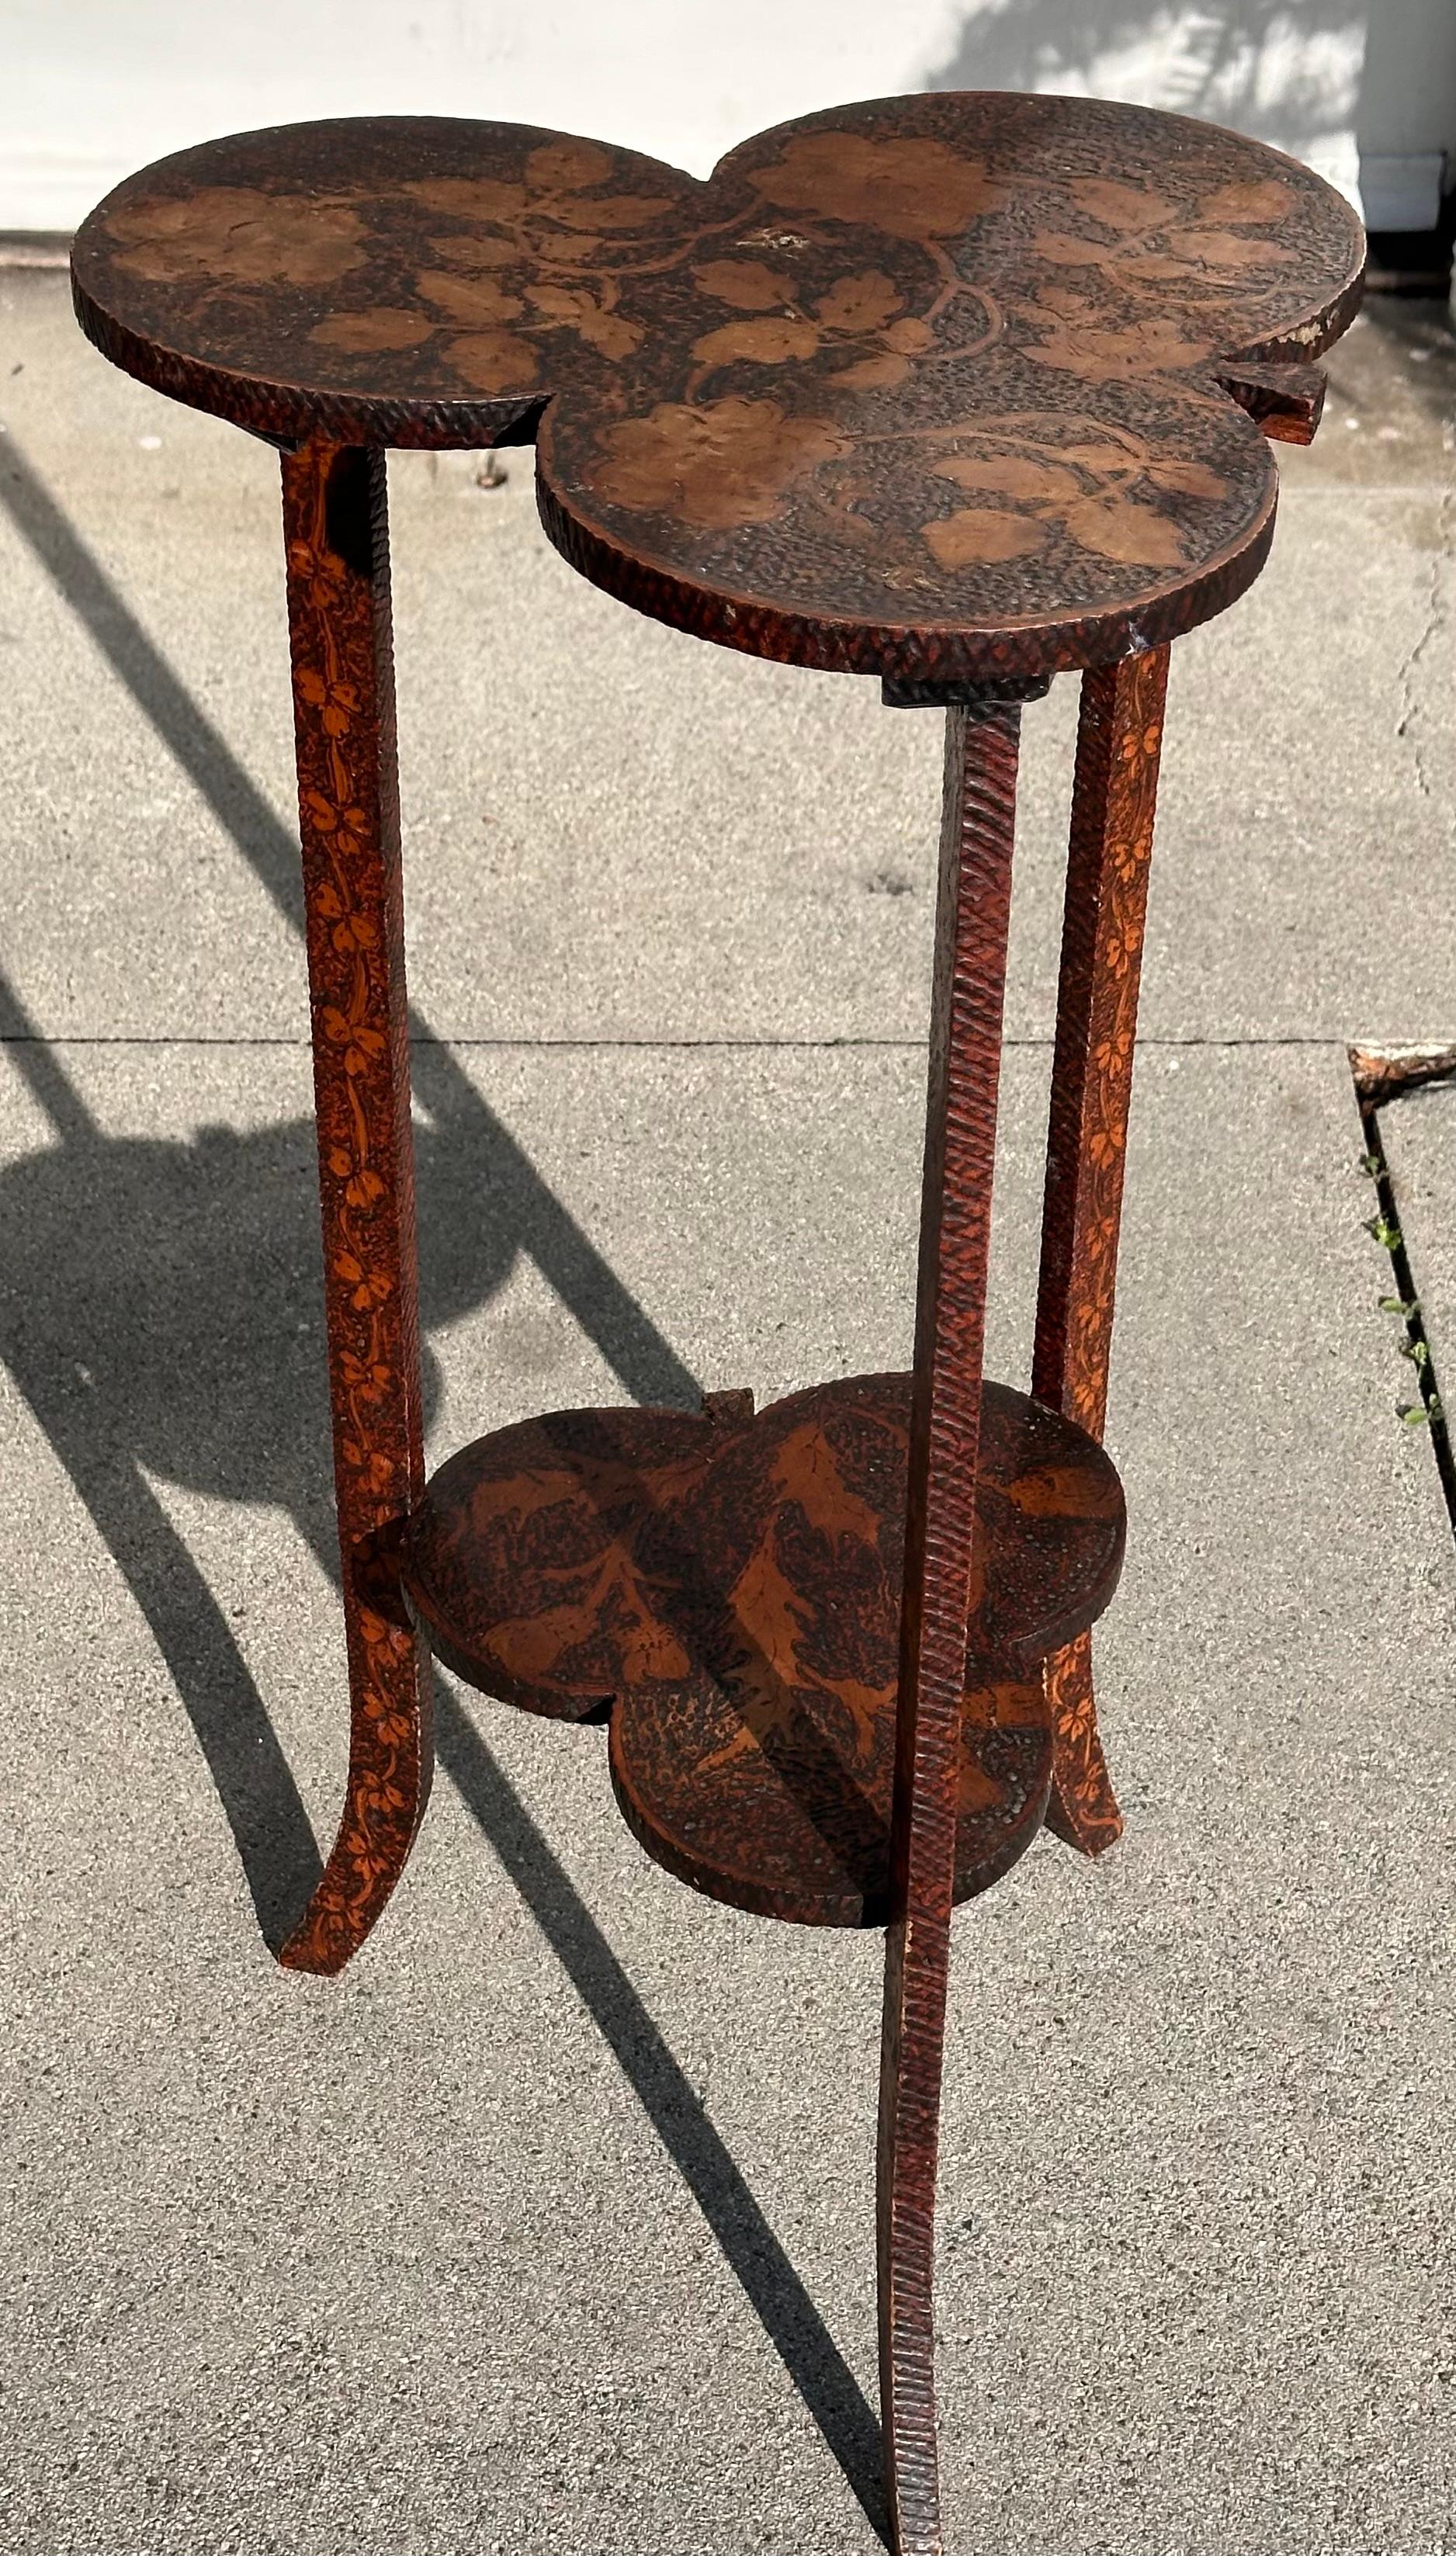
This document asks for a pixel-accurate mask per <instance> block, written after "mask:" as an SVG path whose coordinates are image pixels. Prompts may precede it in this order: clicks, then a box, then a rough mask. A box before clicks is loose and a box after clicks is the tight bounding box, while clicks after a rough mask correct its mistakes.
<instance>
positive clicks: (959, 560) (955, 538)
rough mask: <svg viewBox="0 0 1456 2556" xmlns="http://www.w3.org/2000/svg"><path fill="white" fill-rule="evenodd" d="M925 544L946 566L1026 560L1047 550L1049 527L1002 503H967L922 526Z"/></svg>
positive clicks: (933, 556) (985, 564) (966, 566)
mask: <svg viewBox="0 0 1456 2556" xmlns="http://www.w3.org/2000/svg"><path fill="white" fill-rule="evenodd" d="M922 531H923V535H924V541H925V547H926V549H927V550H928V551H929V552H930V554H931V557H932V558H933V559H935V560H937V561H938V562H939V564H940V566H941V567H942V568H950V569H956V568H980V567H989V566H991V565H993V564H994V563H996V562H998V561H1001V560H1014V559H1025V558H1027V557H1028V556H1029V554H1030V553H1031V552H1032V551H1039V550H1041V549H1044V547H1045V543H1046V527H1045V525H1044V524H1038V523H1037V521H1036V519H1035V517H1034V515H1014V514H1009V513H1008V512H1007V510H1006V509H1005V508H1004V507H1001V506H963V507H962V508H961V509H960V511H959V513H957V514H954V515H940V516H937V517H936V518H935V519H934V520H933V521H932V522H930V523H928V524H926V525H924V526H923V527H922Z"/></svg>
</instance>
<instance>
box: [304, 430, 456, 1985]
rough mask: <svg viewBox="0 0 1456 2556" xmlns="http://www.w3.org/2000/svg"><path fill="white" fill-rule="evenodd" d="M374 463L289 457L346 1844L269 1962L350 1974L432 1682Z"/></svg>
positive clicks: (398, 1815) (410, 1792)
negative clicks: (422, 1602) (420, 1588)
mask: <svg viewBox="0 0 1456 2556" xmlns="http://www.w3.org/2000/svg"><path fill="white" fill-rule="evenodd" d="M384 467H385V465H384V455H383V453H382V452H379V451H367V450H363V449H360V448H358V447H353V448H348V449H339V448H336V447H330V446H320V445H314V446H311V447H308V449H307V450H305V451H303V452H300V453H292V454H289V455H287V456H286V457H285V460H284V465H283V483H284V534H285V542H286V551H287V562H288V598H289V633H290V640H291V644H292V652H293V672H294V718H295V735H296V740H297V748H298V766H299V812H300V824H301V828H302V842H303V886H304V894H305V901H306V908H307V938H308V991H309V1002H310V1009H311V1016H312V1032H313V1090H314V1105H315V1111H316V1117H317V1131H318V1182H319V1196H320V1200H321V1205H322V1214H323V1298H324V1313H325V1319H326V1324H327V1332H328V1385H329V1398H330V1402H331V1405H332V1411H333V1460H334V1485H335V1495H336V1498H337V1502H338V1521H339V1549H340V1557H341V1562H342V1587H343V1600H344V1626H345V1635H346V1643H347V1652H348V1664H349V1691H350V1698H351V1705H352V1711H351V1715H350V1725H349V1771H348V1779H347V1788H346V1795H345V1802H344V1811H343V1817H342V1819H341V1821H340V1824H339V1831H338V1837H337V1839H336V1841H335V1844H334V1847H333V1851H332V1853H331V1854H330V1855H329V1858H328V1861H327V1863H326V1865H325V1867H324V1871H323V1876H322V1879H321V1880H320V1882H319V1884H318V1888H317V1890H316V1891H315V1893H314V1895H313V1898H312V1900H311V1901H310V1903H309V1906H308V1908H307V1909H306V1911H305V1912H304V1914H303V1918H302V1920H301V1921H300V1924H299V1926H298V1927H297V1929H296V1930H295V1932H294V1934H293V1935H292V1936H291V1937H290V1939H289V1941H288V1942H287V1943H286V1944H285V1946H284V1948H283V1951H282V1953H281V1955H280V1959H281V1960H282V1961H283V1962H284V1964H285V1965H286V1966H287V1967H288V1968H290V1969H293V1970H301V1971H324V1972H332V1971H339V1970H342V1968H343V1966H344V1964H345V1962H346V1961H347V1960H348V1958H349V1956H350V1954H351V1953H353V1952H354V1951H355V1950H356V1949H357V1947H358V1945H359V1944H361V1943H362V1942H363V1940H364V1937H365V1936H366V1935H367V1934H368V1932H369V1929H370V1927H371V1926H372V1925H373V1923H374V1921H375V1919H376V1917H377V1916H378V1915H379V1912H380V1910H381V1909H382V1908H383V1906H384V1904H385V1901H386V1900H387V1899H388V1897H389V1894H390V1892H391V1891H392V1889H393V1888H394V1886H395V1883H396V1881H397V1880H398V1879H399V1876H400V1874H401V1872H402V1871H403V1870H404V1866H405V1862H406V1859H407V1857H408V1855H409V1853H410V1848H411V1846H412V1845H413V1843H414V1839H415V1833H416V1831H417V1829H418V1828H419V1825H420V1821H421V1818H422V1817H423V1815H424V1811H425V1801H426V1799H427V1796H428V1792H429V1775H430V1765H431V1756H430V1734H429V1684H428V1678H427V1676H426V1675H425V1654H424V1649H423V1645H422V1644H421V1642H420V1640H419V1638H418V1636H417V1634H416V1632H415V1629H414V1627H413V1625H412V1624H411V1623H410V1621H409V1618H408V1616H407V1615H406V1614H405V1611H404V1608H403V1605H402V1602H401V1599H400V1595H399V1583H398V1572H397V1569H396V1567H395V1564H394V1560H393V1547H394V1544H395V1541H396V1539H397V1536H398V1531H399V1528H400V1526H401V1524H402V1522H403V1520H404V1518H405V1517H406V1515H407V1513H408V1512H409V1510H410V1508H411V1507H412V1505H413V1504H414V1502H415V1501H416V1500H418V1498H419V1496H420V1493H421V1491H422V1489H423V1488H424V1479H425V1462H424V1452H423V1443H422V1436H421V1379H420V1324H419V1309H418V1297H417V1262H416V1249H415V1174H414V1152H413V1147H412V1143H411V1133H410V1056H409V1044H408V1022H407V1017H406V1005H405V932H404V911H403V904H402V895H401V877H400V815H399V804H398V793H397V784H396V757H395V733H394V674H393V660H392V654H391V641H390V589H389V535H388V526H387V521H386V513H385V485H384Z"/></svg>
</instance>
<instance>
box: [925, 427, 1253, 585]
mask: <svg viewBox="0 0 1456 2556" xmlns="http://www.w3.org/2000/svg"><path fill="white" fill-rule="evenodd" d="M931 466H932V470H933V473H934V475H935V476H936V477H937V478H941V479H948V480H950V481H951V482H952V483H953V484H954V485H955V486H957V487H959V488H962V489H965V490H968V491H975V492H984V495H983V496H982V501H981V502H980V503H979V504H978V505H976V506H973V507H963V508H962V509H961V510H960V511H959V512H958V513H956V514H954V515H949V516H942V517H940V518H938V519H936V520H934V521H932V522H931V523H928V524H925V525H923V526H922V527H921V534H922V538H923V540H924V542H925V545H926V547H927V549H928V550H929V551H930V552H931V554H932V556H933V557H934V558H935V559H936V560H937V561H938V562H939V564H940V566H941V567H942V568H950V569H956V568H969V567H972V566H976V565H981V566H989V565H991V564H993V563H995V562H997V561H1001V560H1012V559H1021V558H1026V557H1028V556H1030V554H1031V552H1033V551H1036V550H1039V549H1041V548H1042V547H1043V545H1044V543H1045V540H1046V538H1047V529H1046V528H1047V527H1048V526H1049V525H1050V524H1052V523H1056V524H1059V525H1060V526H1061V527H1062V529H1063V531H1065V532H1067V533H1069V534H1070V535H1071V537H1072V539H1073V541H1075V542H1076V543H1077V544H1078V546H1079V548H1081V549H1083V550H1088V551H1092V552H1094V553H1095V554H1096V556H1097V557H1098V558H1100V559H1109V560H1115V561H1117V562H1119V563H1120V564H1121V565H1123V566H1125V567H1138V568H1176V567H1179V566H1181V564H1182V562H1183V558H1184V555H1185V551H1184V539H1183V534H1182V531H1181V529H1180V527H1179V526H1178V524H1177V523H1176V522H1174V521H1173V520H1172V518H1171V517H1169V516H1168V515H1165V514H1163V513H1161V512H1160V511H1159V510H1158V508H1157V507H1156V506H1153V505H1150V504H1148V503H1146V502H1145V501H1144V500H1142V499H1140V498H1139V497H1137V496H1136V495H1135V494H1134V493H1132V490H1133V485H1134V483H1136V482H1137V481H1138V480H1139V479H1142V478H1146V479H1147V480H1149V481H1150V482H1151V483H1152V484H1153V486H1155V487H1160V488H1165V489H1167V490H1168V491H1169V492H1170V493H1173V494H1176V495H1180V496H1185V497H1193V498H1199V499H1204V500H1211V499H1216V498H1218V497H1221V496H1223V495H1224V494H1225V488H1224V482H1223V480H1222V479H1221V478H1220V477H1219V476H1218V473H1217V472H1216V471H1214V470H1210V469H1209V468H1208V467H1207V465H1206V463H1203V462H1199V461H1181V460H1171V461H1166V462H1159V461H1150V460H1149V459H1148V458H1147V456H1146V452H1145V451H1144V450H1142V449H1140V448H1138V447H1136V445H1135V446H1133V447H1132V448H1126V447H1122V448H1120V447H1117V446H1114V445H1105V446H1102V445H1085V444H1084V445H1078V444H1075V443H1073V444H1066V445H1062V446H1060V447H1057V448H1056V450H1055V451H1054V452H1053V451H1047V450H1045V449H1028V448H1026V447H1020V448H1017V449H1014V450H1013V449H1006V450H1001V451H993V452H990V453H986V452H982V453H963V452H952V453H947V454H945V455H944V456H943V457H942V458H941V459H940V460H938V461H936V462H934V463H933V464H932V465H931ZM1003 498H1005V499H1011V500H1014V501H1015V502H1016V509H1017V511H1013V510H1012V508H1011V507H1009V506H1006V505H1002V504H998V503H996V502H994V501H995V500H998V499H1003ZM1019 528H1020V529H1019Z"/></svg>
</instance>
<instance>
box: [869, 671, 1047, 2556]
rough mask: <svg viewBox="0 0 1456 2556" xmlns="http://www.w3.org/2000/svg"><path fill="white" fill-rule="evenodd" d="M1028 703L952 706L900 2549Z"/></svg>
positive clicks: (907, 1665)
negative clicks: (1024, 710) (1018, 805)
mask: <svg viewBox="0 0 1456 2556" xmlns="http://www.w3.org/2000/svg"><path fill="white" fill-rule="evenodd" d="M1020 727H1021V711H1020V708H1019V707H1016V706H1012V705H1007V704H1001V705H994V706H993V705H990V704H987V705H985V706H984V707H983V706H977V707H974V708H955V709H952V710H950V711H949V712H948V714H947V724H946V759H945V815H944V824H943V829H942V833H941V848H940V885H939V899H938V908H937V916H936V930H935V972H934V990H933V1000H932V1007H931V1022H930V1073H929V1092H928V1099H927V1106H926V1126H925V1166H924V1178H923V1187H922V1192H921V1212H920V1245H919V1278H918V1286H917V1292H916V1305H915V1366H914V1390H913V1400H912V1405H911V1420H910V1494H909V1502H908V1509H907V1521H906V1563H905V1602H904V1614H903V1621H902V1632H901V1671H900V1709H899V1721H898V1728H897V1755H896V1771H895V1808H894V1823H893V1848H892V1875H891V1912H892V1913H891V1924H890V1928H889V1934H888V1939H887V1945H886V1965H885V2024H884V2045H883V2054H882V2061H881V2077H880V2146H879V2167H878V2186H879V2204H878V2223H879V2265H880V2391H881V2404H882V2409H883V2415H884V2432H885V2462H886V2485H887V2492H888V2498H889V2503H890V2511H891V2518H892V2522H893V2527H894V2534H895V2546H896V2548H897V2550H898V2552H899V2556H935V2551H937V2550H938V2549H939V2547H940V2544H941V2539H940V2517H939V2487H938V2469H937V2454H936V2441H935V2388H934V2368H933V2353H934V2332H933V2322H932V2316H931V2279H932V2273H933V2268H934V2250H935V2166H936V2149H937V2141H938V2130H939V2115H940V2074H941V2054H942V2045H943V2039H944V2024H945V1993H946V1981H947V1976H948V1970H949V1960H950V1913H951V1887H952V1878H953V1871H954V1862H955V1836H956V1816H957V1794H958V1786H959V1774H960V1754H961V1714H962V1703H963V1698H964V1696H965V1691H966V1678H967V1667H968V1654H969V1636H970V1625H971V1616H972V1581H971V1541H972V1532H973V1527H974V1521H975V1506H976V1465H977V1454H978V1440H979V1434H980V1420H981V1356H982V1337H983V1332H984V1325H985V1302H986V1267H987V1254H988V1247H989V1242H990V1225H991V1176H992V1166H993V1161H994V1156H995V1143H996V1101H997V1086H998V1082H999V1078H1000V1065H1001V1021H1002V1000H1003V993H1004V987H1005V979H1006V939H1007V926H1008V921H1009V916H1010V909H1011V863H1012V840H1013V833H1014V830H1015V819H1016V784H1017V752H1018V745H1019V741H1020Z"/></svg>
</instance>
